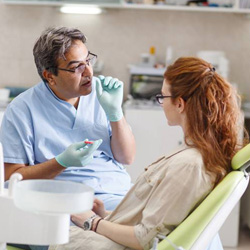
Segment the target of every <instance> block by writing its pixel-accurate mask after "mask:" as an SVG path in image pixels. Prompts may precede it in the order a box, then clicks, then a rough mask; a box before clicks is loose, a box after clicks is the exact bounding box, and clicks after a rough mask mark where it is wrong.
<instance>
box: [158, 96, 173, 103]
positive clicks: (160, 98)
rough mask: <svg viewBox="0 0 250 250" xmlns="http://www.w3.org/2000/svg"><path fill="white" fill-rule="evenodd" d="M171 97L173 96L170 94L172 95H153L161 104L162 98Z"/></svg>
mask: <svg viewBox="0 0 250 250" xmlns="http://www.w3.org/2000/svg"><path fill="white" fill-rule="evenodd" d="M171 97H173V96H172V95H162V94H157V95H156V96H155V99H156V101H157V102H158V103H159V104H163V99H164V98H171Z"/></svg>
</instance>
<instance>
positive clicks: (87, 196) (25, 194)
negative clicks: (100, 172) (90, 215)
mask: <svg viewBox="0 0 250 250" xmlns="http://www.w3.org/2000/svg"><path fill="white" fill-rule="evenodd" d="M13 199H14V203H15V205H16V206H17V207H18V208H20V209H22V210H25V211H31V212H39V213H49V214H54V213H56V214H58V213H64V214H73V213H81V212H84V211H86V210H90V209H92V206H93V200H94V191H93V189H92V188H90V187H88V186H86V185H84V184H81V183H76V182H70V181H59V180H24V181H20V182H18V183H15V185H14V187H13Z"/></svg>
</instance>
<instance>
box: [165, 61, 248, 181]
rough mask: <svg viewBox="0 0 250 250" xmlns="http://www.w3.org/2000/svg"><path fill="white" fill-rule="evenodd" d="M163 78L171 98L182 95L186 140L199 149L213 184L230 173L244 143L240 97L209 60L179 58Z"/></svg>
mask: <svg viewBox="0 0 250 250" xmlns="http://www.w3.org/2000/svg"><path fill="white" fill-rule="evenodd" d="M164 78H165V79H166V80H167V81H168V83H169V85H170V93H171V95H172V96H173V97H174V98H173V99H172V101H173V102H175V100H176V98H178V97H181V98H182V99H183V100H184V101H185V103H186V105H185V112H186V117H187V120H186V125H187V128H186V131H185V132H186V134H185V142H186V144H187V145H189V146H193V147H195V148H197V149H198V150H199V151H200V152H201V154H202V157H203V160H204V164H205V166H206V169H207V170H208V172H209V173H212V174H213V175H215V177H216V178H215V183H214V184H215V185H216V184H218V183H219V182H220V181H221V180H222V178H223V177H224V176H225V175H226V174H227V173H228V172H230V170H231V159H232V157H233V156H234V155H235V153H236V152H237V151H238V150H239V149H240V148H241V147H242V146H243V144H244V143H243V140H242V137H243V131H244V125H243V124H244V123H243V116H242V112H241V110H240V97H239V95H238V94H237V92H236V89H235V88H234V87H233V86H232V85H230V84H229V83H228V82H227V81H226V80H225V79H224V78H223V77H221V76H220V75H219V74H218V73H217V72H216V71H215V69H214V68H213V66H212V65H211V64H210V63H208V62H206V61H204V60H202V59H199V58H195V57H182V58H179V59H178V60H177V61H175V62H174V64H172V65H170V66H169V67H168V68H167V70H166V72H165V74H164ZM246 141H247V139H245V140H244V142H245V143H246ZM190 142H191V143H190Z"/></svg>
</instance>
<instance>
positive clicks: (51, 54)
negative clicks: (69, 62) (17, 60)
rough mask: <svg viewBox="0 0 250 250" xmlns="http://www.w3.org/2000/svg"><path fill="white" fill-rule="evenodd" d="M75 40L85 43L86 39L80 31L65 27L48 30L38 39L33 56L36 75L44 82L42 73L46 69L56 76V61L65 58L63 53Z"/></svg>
mask: <svg viewBox="0 0 250 250" xmlns="http://www.w3.org/2000/svg"><path fill="white" fill-rule="evenodd" d="M75 40H80V41H82V42H83V43H85V42H86V37H85V36H84V34H83V33H82V32H81V31H80V30H78V29H74V28H66V27H58V28H48V29H46V30H45V31H44V32H43V33H42V34H41V36H40V37H39V38H38V40H37V41H36V43H35V46H34V48H33V55H34V60H35V64H36V68H37V71H38V74H39V75H40V77H41V78H42V79H43V81H44V82H47V80H46V79H44V77H43V71H44V70H45V69H46V70H48V71H50V72H51V73H53V74H54V75H57V74H58V70H57V66H58V65H57V60H58V59H59V58H65V53H67V51H68V50H69V49H70V47H71V45H72V43H73V42H74V41H75Z"/></svg>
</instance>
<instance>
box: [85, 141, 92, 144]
mask: <svg viewBox="0 0 250 250" xmlns="http://www.w3.org/2000/svg"><path fill="white" fill-rule="evenodd" d="M84 143H86V144H93V143H94V142H92V141H84Z"/></svg>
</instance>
